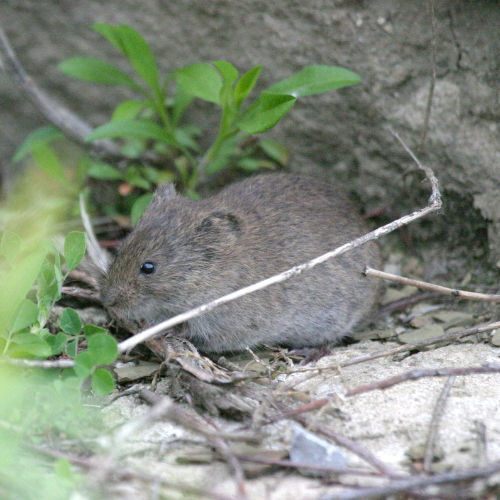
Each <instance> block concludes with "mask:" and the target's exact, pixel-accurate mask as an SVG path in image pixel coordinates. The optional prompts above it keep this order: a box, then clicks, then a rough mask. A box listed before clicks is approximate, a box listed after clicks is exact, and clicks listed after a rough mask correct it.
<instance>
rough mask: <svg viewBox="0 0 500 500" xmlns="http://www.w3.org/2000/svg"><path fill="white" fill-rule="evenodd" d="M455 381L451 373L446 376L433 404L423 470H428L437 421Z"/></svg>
mask: <svg viewBox="0 0 500 500" xmlns="http://www.w3.org/2000/svg"><path fill="white" fill-rule="evenodd" d="M454 382H455V376H454V375H452V376H451V377H448V378H447V380H446V382H445V384H444V386H443V390H442V391H441V393H440V394H439V397H438V399H437V401H436V404H435V406H434V411H433V412H432V419H431V424H430V426H429V434H428V435H427V441H426V443H425V453H424V464H423V467H424V471H425V472H430V469H431V464H432V459H433V458H434V446H435V443H436V438H437V434H438V429H439V422H440V420H441V417H442V416H443V411H444V407H445V405H446V401H447V399H448V395H449V394H450V390H451V388H452V386H453V383H454Z"/></svg>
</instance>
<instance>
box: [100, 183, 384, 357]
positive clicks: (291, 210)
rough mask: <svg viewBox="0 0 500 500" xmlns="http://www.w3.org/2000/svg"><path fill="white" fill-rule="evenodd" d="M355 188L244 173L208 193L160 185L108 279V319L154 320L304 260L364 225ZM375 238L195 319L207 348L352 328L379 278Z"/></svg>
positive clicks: (296, 341)
mask: <svg viewBox="0 0 500 500" xmlns="http://www.w3.org/2000/svg"><path fill="white" fill-rule="evenodd" d="M366 231H367V229H366V228H365V225H364V223H363V221H362V219H361V217H360V215H359V214H358V213H357V211H356V209H355V208H354V207H353V205H352V204H351V203H350V202H349V200H348V198H347V197H346V196H345V195H344V194H343V193H342V192H340V191H338V190H337V189H335V188H333V187H331V186H329V185H328V184H327V183H326V182H325V181H323V180H319V179H313V178H309V177H304V176H300V175H292V174H267V175H258V176H255V177H251V178H249V179H245V180H243V181H241V182H237V183H235V184H232V185H230V186H229V187H226V188H225V189H223V190H222V191H221V192H219V193H218V194H216V195H214V196H211V197H209V198H207V199H204V200H199V201H195V200H191V199H188V198H184V197H182V196H179V195H176V194H175V192H174V189H173V187H172V186H171V185H164V186H161V187H159V188H158V190H157V191H156V193H155V194H154V196H153V199H152V201H151V204H150V205H149V207H148V208H147V209H146V211H145V212H144V214H143V215H142V217H141V218H140V220H139V222H138V223H137V225H136V227H135V229H134V230H133V231H132V233H131V234H130V235H129V236H128V237H127V238H126V240H125V241H124V243H123V245H122V246H121V248H120V250H119V252H118V255H117V256H116V258H115V260H114V262H113V263H112V264H111V266H110V267H109V269H108V271H107V273H106V275H105V276H104V278H103V281H102V290H101V294H102V301H103V304H104V306H105V307H106V308H107V310H108V311H109V313H110V314H111V316H112V317H114V318H116V319H117V320H118V321H120V320H121V321H122V322H124V323H125V324H128V325H130V324H131V323H132V324H134V325H137V326H138V327H144V326H151V325H153V324H156V323H159V322H160V321H163V320H165V319H167V318H169V317H171V316H174V315H176V314H179V313H181V312H183V311H185V310H187V309H191V308H193V307H196V306H198V305H201V304H203V303H204V302H208V301H210V300H212V299H215V298H217V297H219V296H222V295H225V294H227V293H229V292H232V291H234V290H237V289H239V288H242V287H244V286H246V285H249V284H251V283H253V282H256V281H259V280H261V279H264V278H267V277H269V276H271V275H273V274H277V273H279V272H281V271H285V270H286V269H288V268H290V267H292V266H294V265H296V264H300V263H302V262H305V261H307V260H309V259H311V258H313V257H316V256H318V255H321V254H323V253H325V252H327V251H329V250H332V249H334V248H336V247H337V246H339V245H342V244H343V243H347V242H348V241H350V240H352V239H354V238H356V237H357V236H360V235H362V234H363V233H365V232H366ZM379 261H380V257H379V252H378V248H377V245H376V244H374V243H369V244H367V245H363V246H361V247H358V248H356V249H355V250H353V251H351V252H348V253H346V254H344V255H342V256H340V257H339V258H335V259H331V260H330V261H328V262H325V263H323V264H320V265H318V266H317V267H315V268H314V269H313V270H310V271H306V272H304V273H303V274H301V275H300V276H296V277H294V278H292V279H290V280H288V281H286V282H283V283H279V284H276V285H272V286H270V287H269V288H266V289H264V290H260V291H258V292H255V293H252V294H250V295H247V296H245V297H243V298H241V299H238V300H236V301H233V302H230V303H228V304H224V305H222V306H221V307H218V308H216V309H214V310H213V311H211V312H208V313H206V314H204V315H202V316H200V317H198V318H195V319H192V320H190V321H189V322H188V323H187V335H188V338H189V339H190V340H191V341H192V342H193V343H194V344H195V345H196V346H197V347H199V348H200V349H201V350H202V351H205V352H214V351H217V352H219V351H235V350H241V349H244V348H245V347H247V346H254V345H261V344H269V345H271V344H280V345H285V346H291V347H305V346H317V345H321V344H324V343H326V342H332V341H336V340H338V339H339V338H341V337H342V336H344V335H347V334H349V332H350V331H351V330H352V329H353V327H354V326H355V325H356V324H358V323H359V322H360V321H361V320H362V319H364V318H365V317H366V316H367V314H368V313H369V312H370V311H371V309H372V308H373V306H374V303H375V301H376V298H377V295H378V280H370V279H368V278H366V277H364V276H363V274H362V272H363V269H364V267H365V266H367V265H369V266H372V267H377V266H378V265H379Z"/></svg>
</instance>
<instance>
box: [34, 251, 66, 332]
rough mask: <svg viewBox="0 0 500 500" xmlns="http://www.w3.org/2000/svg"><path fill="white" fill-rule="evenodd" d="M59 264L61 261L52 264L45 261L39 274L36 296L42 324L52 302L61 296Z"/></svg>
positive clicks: (39, 318) (39, 319)
mask: <svg viewBox="0 0 500 500" xmlns="http://www.w3.org/2000/svg"><path fill="white" fill-rule="evenodd" d="M56 255H58V254H56ZM56 261H57V258H56ZM59 266H60V263H59V262H56V264H51V263H50V262H48V261H45V262H44V263H43V265H42V269H41V271H40V274H39V275H38V279H37V286H38V289H37V292H36V297H37V301H38V309H39V314H38V321H39V322H40V324H45V321H46V319H47V317H48V314H49V311H50V309H51V307H52V304H53V303H54V302H55V301H56V300H59V299H60V297H61V287H62V276H61V275H60V270H59Z"/></svg>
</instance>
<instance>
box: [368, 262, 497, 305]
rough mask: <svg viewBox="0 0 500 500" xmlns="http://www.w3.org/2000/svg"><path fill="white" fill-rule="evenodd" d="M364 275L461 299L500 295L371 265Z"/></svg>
mask: <svg viewBox="0 0 500 500" xmlns="http://www.w3.org/2000/svg"><path fill="white" fill-rule="evenodd" d="M365 275H366V276H372V277H374V278H380V279H383V280H388V281H393V282H394V283H399V284H401V285H410V286H414V287H416V288H421V289H422V290H431V291H433V292H438V293H441V294H443V295H452V296H453V297H458V298H461V299H467V300H483V301H485V302H500V295H490V294H486V293H477V292H468V291H466V290H457V289H454V288H448V287H446V286H441V285H435V284H434V283H428V282H427V281H420V280H414V279H411V278H405V277H404V276H398V275H397V274H391V273H386V272H384V271H379V270H378V269H372V268H371V267H367V268H366V269H365Z"/></svg>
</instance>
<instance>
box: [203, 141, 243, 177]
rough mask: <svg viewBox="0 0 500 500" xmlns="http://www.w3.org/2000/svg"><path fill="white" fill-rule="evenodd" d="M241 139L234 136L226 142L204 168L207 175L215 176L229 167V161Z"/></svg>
mask: <svg viewBox="0 0 500 500" xmlns="http://www.w3.org/2000/svg"><path fill="white" fill-rule="evenodd" d="M240 140H241V137H238V136H234V137H231V138H229V139H228V140H226V141H225V142H224V143H223V144H222V146H221V148H220V149H219V151H218V153H217V155H216V156H215V158H214V159H213V160H212V161H211V162H210V163H209V164H208V165H207V166H206V167H205V172H206V173H207V174H209V175H212V174H215V173H217V172H219V171H221V170H224V169H227V168H229V167H230V166H231V159H232V157H233V155H234V152H235V149H236V147H237V145H238V142H239V141H240Z"/></svg>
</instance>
